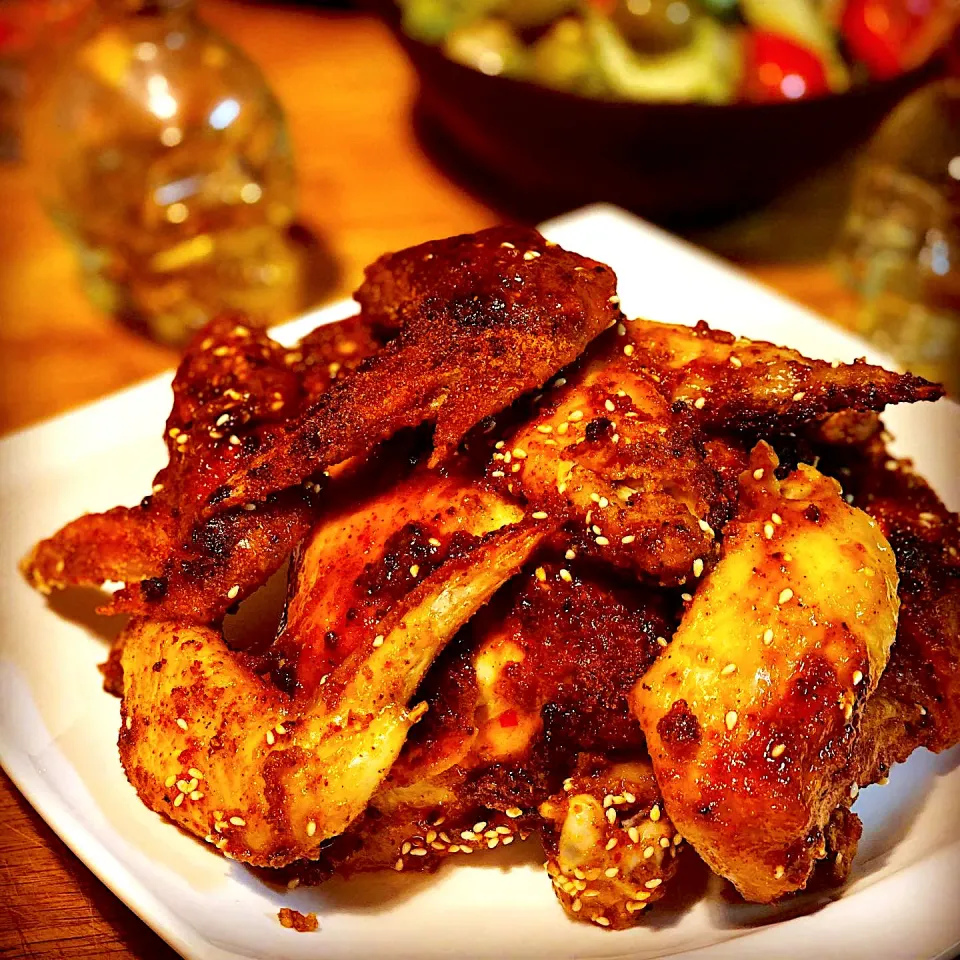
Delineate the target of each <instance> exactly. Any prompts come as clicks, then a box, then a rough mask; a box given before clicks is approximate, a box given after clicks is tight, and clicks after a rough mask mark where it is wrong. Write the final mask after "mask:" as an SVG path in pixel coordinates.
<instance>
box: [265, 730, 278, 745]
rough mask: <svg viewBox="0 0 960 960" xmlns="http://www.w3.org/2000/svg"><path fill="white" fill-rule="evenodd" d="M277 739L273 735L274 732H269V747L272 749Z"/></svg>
mask: <svg viewBox="0 0 960 960" xmlns="http://www.w3.org/2000/svg"><path fill="white" fill-rule="evenodd" d="M276 739H277V738H276V737H275V736H274V735H273V731H272V730H268V731H267V746H268V747H272V746H273V745H274V743H276Z"/></svg>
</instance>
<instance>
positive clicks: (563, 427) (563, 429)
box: [557, 422, 570, 436]
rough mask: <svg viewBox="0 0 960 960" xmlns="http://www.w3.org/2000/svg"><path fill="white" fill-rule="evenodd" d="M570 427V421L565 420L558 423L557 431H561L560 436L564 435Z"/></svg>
mask: <svg viewBox="0 0 960 960" xmlns="http://www.w3.org/2000/svg"><path fill="white" fill-rule="evenodd" d="M569 429H570V424H569V423H566V422H564V423H558V424H557V433H559V434H560V436H563V435H564V434H565V433H566V432H567V431H568V430H569Z"/></svg>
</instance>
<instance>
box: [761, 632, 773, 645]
mask: <svg viewBox="0 0 960 960" xmlns="http://www.w3.org/2000/svg"><path fill="white" fill-rule="evenodd" d="M763 643H764V645H765V646H768V647H769V646H770V644H771V643H773V630H771V629H770V628H767V629H766V630H765V631H764V633H763Z"/></svg>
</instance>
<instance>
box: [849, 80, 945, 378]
mask: <svg viewBox="0 0 960 960" xmlns="http://www.w3.org/2000/svg"><path fill="white" fill-rule="evenodd" d="M837 254H838V256H837V263H838V266H839V268H840V271H841V274H842V276H843V278H844V279H845V281H846V282H847V283H848V284H849V285H850V286H851V287H852V288H853V289H854V290H856V291H857V293H858V294H859V295H860V297H861V306H860V309H859V312H858V315H857V319H856V325H857V328H858V332H860V333H861V334H863V335H864V336H865V337H866V338H867V339H868V340H870V341H871V342H873V343H875V344H876V345H877V346H878V347H879V348H880V349H882V350H885V351H886V352H887V353H889V354H891V355H892V356H893V357H894V358H895V359H896V360H897V361H898V362H899V363H901V364H902V365H903V366H905V367H909V368H910V369H911V370H913V371H914V372H915V373H919V374H922V375H924V376H927V377H930V378H931V379H934V380H939V381H942V382H943V383H944V384H946V386H947V388H948V389H949V390H950V391H951V392H952V393H954V394H960V78H956V77H952V78H947V79H944V80H941V81H939V82H937V83H934V84H931V85H930V86H928V87H925V88H923V89H921V90H919V91H917V92H916V93H914V94H913V95H912V96H910V97H908V98H907V99H906V100H905V101H904V102H903V103H902V104H900V106H899V107H897V109H896V110H894V112H893V113H892V114H891V115H890V117H889V118H888V119H887V120H886V121H885V123H884V124H883V126H882V127H881V129H880V130H879V132H878V133H877V135H876V137H875V138H874V140H873V141H872V143H871V144H870V146H869V148H868V150H867V153H866V155H865V157H864V160H863V162H862V164H861V167H860V170H859V172H858V175H857V178H856V180H855V183H854V189H853V195H852V200H851V205H850V211H849V214H848V216H847V220H846V224H845V226H844V230H843V233H842V235H841V238H840V242H839V245H838V249H837Z"/></svg>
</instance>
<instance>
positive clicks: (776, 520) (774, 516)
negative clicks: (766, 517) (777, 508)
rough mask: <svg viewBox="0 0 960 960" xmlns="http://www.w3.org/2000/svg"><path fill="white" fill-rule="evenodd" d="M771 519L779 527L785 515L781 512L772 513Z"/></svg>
mask: <svg viewBox="0 0 960 960" xmlns="http://www.w3.org/2000/svg"><path fill="white" fill-rule="evenodd" d="M770 519H771V520H772V521H773V522H774V523H775V524H776V525H777V526H778V527H779V526H780V524H781V523H783V517H781V516H780V514H779V513H772V514H770Z"/></svg>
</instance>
